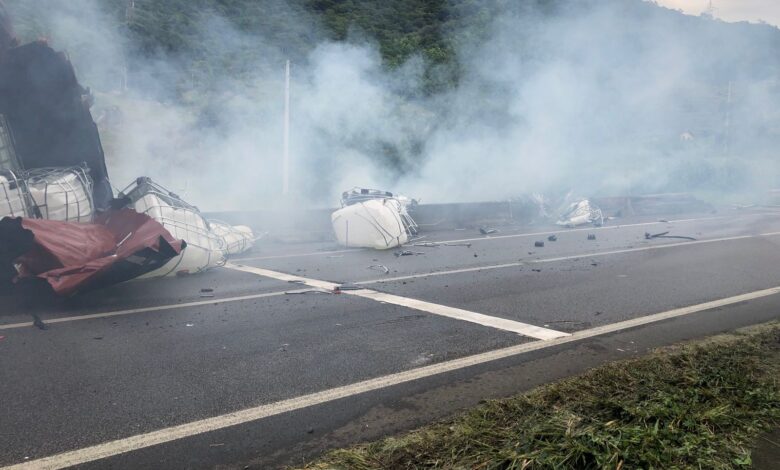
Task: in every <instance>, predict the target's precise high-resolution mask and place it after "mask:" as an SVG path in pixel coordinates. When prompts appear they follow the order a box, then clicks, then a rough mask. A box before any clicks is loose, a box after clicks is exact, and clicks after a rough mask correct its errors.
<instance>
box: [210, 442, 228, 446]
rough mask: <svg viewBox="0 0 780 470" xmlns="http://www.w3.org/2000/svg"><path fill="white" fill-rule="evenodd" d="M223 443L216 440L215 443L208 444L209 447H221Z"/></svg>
mask: <svg viewBox="0 0 780 470" xmlns="http://www.w3.org/2000/svg"><path fill="white" fill-rule="evenodd" d="M224 445H225V443H224V442H218V443H216V444H209V447H222V446H224Z"/></svg>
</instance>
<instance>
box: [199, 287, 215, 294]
mask: <svg viewBox="0 0 780 470" xmlns="http://www.w3.org/2000/svg"><path fill="white" fill-rule="evenodd" d="M200 291H201V292H204V293H205V292H214V289H211V288H209V287H204V288H203V289H201V290H200Z"/></svg>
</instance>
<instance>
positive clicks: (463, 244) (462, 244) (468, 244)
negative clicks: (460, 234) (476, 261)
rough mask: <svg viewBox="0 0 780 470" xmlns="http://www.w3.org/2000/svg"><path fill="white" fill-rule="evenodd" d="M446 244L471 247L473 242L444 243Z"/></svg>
mask: <svg viewBox="0 0 780 470" xmlns="http://www.w3.org/2000/svg"><path fill="white" fill-rule="evenodd" d="M442 245H444V246H465V247H466V248H471V243H442Z"/></svg>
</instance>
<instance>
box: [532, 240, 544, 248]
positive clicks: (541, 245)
mask: <svg viewBox="0 0 780 470" xmlns="http://www.w3.org/2000/svg"><path fill="white" fill-rule="evenodd" d="M534 246H535V247H537V248H542V247H543V246H544V242H543V241H536V242H534Z"/></svg>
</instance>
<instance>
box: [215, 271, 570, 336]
mask: <svg viewBox="0 0 780 470" xmlns="http://www.w3.org/2000/svg"><path fill="white" fill-rule="evenodd" d="M225 267H226V268H229V269H235V270H237V271H242V272H246V273H253V274H257V275H258V276H264V277H270V278H272V279H278V280H280V281H287V282H297V283H301V284H305V285H307V286H310V287H315V288H318V289H326V290H333V289H335V288H336V287H339V286H340V284H336V283H333V282H327V281H320V280H317V279H309V278H306V277H301V276H294V275H292V274H286V273H280V272H276V271H271V270H270V269H263V268H255V267H252V266H243V265H237V264H232V263H228V264H227V265H225ZM342 292H343V293H344V294H349V295H353V296H356V297H361V298H365V299H370V300H375V301H377V302H384V303H387V304H393V305H399V306H401V307H406V308H411V309H414V310H419V311H422V312H427V313H432V314H434V315H439V316H442V317H448V318H454V319H456V320H462V321H467V322H470V323H476V324H478V325H482V326H487V327H490V328H496V329H499V330H504V331H511V332H513V333H517V334H520V335H523V336H528V337H530V338H535V339H553V338H560V337H561V336H568V335H569V334H568V333H563V332H561V331H556V330H550V329H548V328H542V327H539V326H534V325H529V324H528V323H522V322H519V321H514V320H507V319H504V318H499V317H493V316H490V315H485V314H482V313H477V312H471V311H469V310H463V309H460V308H455V307H448V306H446V305H439V304H434V303H431V302H425V301H423V300H417V299H410V298H407V297H401V296H398V295H392V294H385V293H382V292H376V291H373V290H369V289H358V290H343V291H342Z"/></svg>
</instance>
